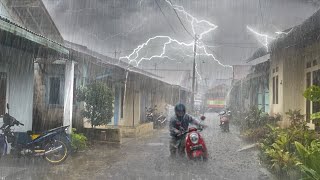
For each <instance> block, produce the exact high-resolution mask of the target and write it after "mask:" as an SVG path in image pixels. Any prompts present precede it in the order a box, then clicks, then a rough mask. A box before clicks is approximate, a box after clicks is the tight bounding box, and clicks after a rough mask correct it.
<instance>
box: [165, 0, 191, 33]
mask: <svg viewBox="0 0 320 180" xmlns="http://www.w3.org/2000/svg"><path fill="white" fill-rule="evenodd" d="M169 2H170V3H171V5H172V2H171V0H169ZM172 9H173V11H174V13H175V14H176V16H177V18H178V19H179V21H180V24H181V25H182V27H183V29H184V30H185V31H186V32H187V33H188V34H189V35H190V36H191V37H192V39H193V38H194V36H193V35H192V34H191V33H190V32H189V31H188V30H187V28H186V27H185V26H184V24H183V22H182V20H181V18H180V16H179V15H178V13H177V11H176V9H175V8H174V7H172Z"/></svg>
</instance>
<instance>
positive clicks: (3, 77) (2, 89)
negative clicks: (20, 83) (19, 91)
mask: <svg viewBox="0 0 320 180" xmlns="http://www.w3.org/2000/svg"><path fill="white" fill-rule="evenodd" d="M6 99H7V73H5V72H0V117H1V116H3V115H4V114H5V113H6Z"/></svg>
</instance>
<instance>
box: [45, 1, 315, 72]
mask: <svg viewBox="0 0 320 180" xmlns="http://www.w3.org/2000/svg"><path fill="white" fill-rule="evenodd" d="M43 1H44V3H45V5H46V7H47V9H48V10H49V12H50V14H51V15H52V17H53V19H54V21H55V22H56V25H57V27H58V28H59V30H60V32H61V34H62V35H63V37H64V38H65V39H66V40H69V41H72V42H75V43H79V44H82V45H86V46H88V48H90V49H93V50H95V51H98V52H100V53H103V54H106V55H109V56H111V57H114V51H115V50H116V51H121V53H120V54H119V53H117V57H119V56H126V55H128V54H130V53H131V52H132V50H133V49H134V48H136V47H137V46H138V45H140V44H142V43H144V42H145V41H146V40H148V39H149V38H151V37H154V36H157V35H165V36H170V37H172V38H175V39H177V40H179V41H181V42H192V41H193V40H192V38H191V37H190V36H189V35H188V34H187V33H186V31H185V30H184V28H183V27H182V25H181V24H180V22H179V20H178V18H177V16H176V15H175V13H174V11H173V9H172V7H171V6H170V5H169V4H168V3H167V2H166V1H165V0H157V2H158V4H159V6H160V8H161V10H162V11H163V14H164V15H163V14H162V13H161V11H160V8H159V7H158V6H157V4H156V3H155V0H43ZM172 2H173V4H177V5H180V6H183V7H184V8H185V10H186V11H187V12H189V13H190V14H191V15H193V16H194V17H196V18H198V19H205V20H207V21H210V22H211V23H213V24H215V25H217V26H218V28H217V29H216V30H215V31H213V32H211V33H210V34H207V35H206V36H205V37H203V40H204V41H205V42H206V44H207V45H210V46H214V47H211V48H210V49H212V50H213V51H214V53H215V54H214V55H215V56H216V58H217V59H218V60H219V61H221V62H222V63H223V64H231V65H233V64H244V63H245V60H246V59H247V58H248V57H249V56H250V55H251V54H252V53H253V51H254V50H255V49H257V48H258V47H261V46H262V45H261V44H260V43H259V41H258V40H257V37H256V36H255V35H254V34H252V33H250V32H249V31H248V30H247V28H246V27H247V26H250V27H252V28H253V29H255V30H257V31H258V32H261V33H267V34H268V35H270V36H276V34H275V32H276V31H281V30H285V29H287V28H290V27H293V26H295V25H298V24H300V23H301V22H302V21H304V20H305V19H306V18H307V17H309V16H310V15H312V14H313V13H314V12H315V11H316V10H317V9H318V6H316V5H315V4H314V3H311V1H308V0H172ZM178 15H179V16H180V18H181V20H182V22H183V24H184V25H185V27H186V28H187V30H188V31H190V32H191V27H190V23H189V22H188V21H187V19H186V18H185V16H184V14H182V13H179V12H178ZM162 44H163V40H159V41H154V42H153V43H152V44H151V45H150V46H149V47H148V48H146V49H145V50H144V52H143V53H144V54H145V55H153V54H159V52H160V51H161V50H162V49H161V48H162ZM176 48H181V47H178V46H175V47H170V48H169V49H168V51H171V52H170V53H168V54H171V55H172V57H173V58H174V59H175V60H176V59H179V57H178V55H181V49H180V50H179V51H175V49H176ZM183 50H185V51H187V52H185V53H188V54H189V53H191V54H192V48H185V47H183ZM175 52H179V53H178V54H174V53H175ZM209 52H210V53H211V52H212V51H209ZM181 59H182V57H181V58H180V59H179V63H176V62H173V61H170V60H169V59H166V60H163V59H153V60H152V61H151V62H143V63H141V64H140V66H141V67H143V68H151V67H154V65H155V63H157V67H158V68H178V69H185V68H186V69H188V68H189V69H190V67H192V66H191V65H192V58H185V59H184V60H181ZM197 62H198V64H199V69H198V70H199V71H201V72H200V73H202V74H203V76H206V77H207V76H209V77H214V78H226V77H227V76H229V75H230V68H229V69H228V68H221V66H219V65H218V64H217V63H215V62H214V61H212V58H208V57H201V56H198V59H197ZM204 72H210V73H211V74H210V73H209V74H208V73H207V74H205V73H204Z"/></svg>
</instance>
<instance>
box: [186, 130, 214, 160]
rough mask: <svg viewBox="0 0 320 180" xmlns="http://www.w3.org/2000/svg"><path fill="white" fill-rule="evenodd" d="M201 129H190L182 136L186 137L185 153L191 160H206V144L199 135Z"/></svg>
mask: <svg viewBox="0 0 320 180" xmlns="http://www.w3.org/2000/svg"><path fill="white" fill-rule="evenodd" d="M200 131H202V128H201V127H200V128H195V127H191V128H189V129H188V131H186V132H184V133H183V134H182V135H186V137H185V138H186V139H185V152H186V154H187V156H188V158H189V159H191V160H203V161H206V160H208V151H207V147H206V144H205V142H204V140H203V138H202V136H201V134H200V133H199V132H200Z"/></svg>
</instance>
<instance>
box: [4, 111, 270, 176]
mask: <svg viewBox="0 0 320 180" xmlns="http://www.w3.org/2000/svg"><path fill="white" fill-rule="evenodd" d="M206 124H207V125H209V127H208V129H206V130H204V131H203V132H202V134H203V136H204V138H205V140H206V143H207V146H208V149H209V154H210V159H209V161H208V162H191V161H188V160H175V161H174V160H170V159H169V150H168V141H169V135H168V131H167V129H165V130H161V131H157V132H155V133H154V134H153V135H151V136H150V137H146V138H142V139H138V140H132V141H130V142H128V143H125V144H123V145H121V146H120V147H112V146H111V145H97V146H96V147H95V148H94V149H93V150H89V151H88V152H85V153H79V154H78V155H76V156H72V157H69V158H68V159H67V161H66V162H65V163H64V164H62V165H58V166H49V165H47V164H46V163H44V162H43V161H40V160H39V161H38V160H36V161H32V162H30V161H26V162H25V163H21V162H20V163H19V167H20V168H21V169H24V170H23V171H22V172H20V173H14V174H11V175H10V176H8V179H57V178H59V179H215V180H219V179H237V180H240V179H244V180H249V179H252V180H258V179H269V177H268V175H267V174H268V173H267V172H266V171H265V170H264V169H263V168H262V167H261V166H260V165H259V161H258V157H257V152H256V151H254V150H247V151H241V152H238V151H237V150H239V149H240V148H242V147H244V146H245V145H246V143H244V142H242V140H241V139H240V138H239V137H238V131H236V129H235V127H232V128H231V132H230V133H222V132H221V131H220V129H219V126H218V118H217V115H216V114H209V115H208V118H207V120H206Z"/></svg>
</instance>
